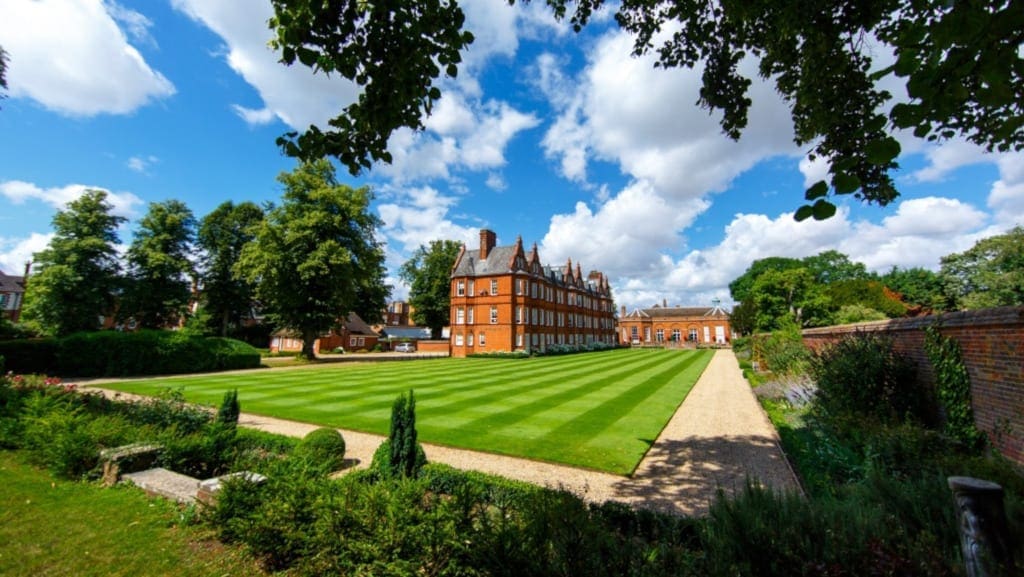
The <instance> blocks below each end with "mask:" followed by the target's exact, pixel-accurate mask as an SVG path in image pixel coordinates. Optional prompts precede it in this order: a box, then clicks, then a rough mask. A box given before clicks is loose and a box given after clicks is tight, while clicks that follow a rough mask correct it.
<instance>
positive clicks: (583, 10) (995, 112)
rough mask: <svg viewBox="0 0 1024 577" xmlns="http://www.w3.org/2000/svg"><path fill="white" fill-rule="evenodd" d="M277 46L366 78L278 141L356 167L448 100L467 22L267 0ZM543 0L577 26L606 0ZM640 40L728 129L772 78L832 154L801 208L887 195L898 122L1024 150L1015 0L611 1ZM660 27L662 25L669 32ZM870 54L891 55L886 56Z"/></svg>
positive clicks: (442, 6)
mask: <svg viewBox="0 0 1024 577" xmlns="http://www.w3.org/2000/svg"><path fill="white" fill-rule="evenodd" d="M273 4H274V10H275V17H274V18H272V19H271V20H270V26H271V28H273V29H274V31H275V33H276V38H275V39H274V41H273V42H272V44H273V46H274V47H275V48H277V49H279V50H281V53H282V57H281V60H282V62H284V63H287V64H292V63H294V62H295V60H299V61H300V62H302V63H303V64H305V65H306V66H310V67H312V68H313V69H314V70H319V71H324V72H326V73H338V74H341V75H342V76H344V77H345V78H348V79H351V80H354V81H355V82H357V83H358V84H359V85H360V86H363V87H365V89H364V92H363V93H362V94H361V95H360V97H359V101H358V102H357V103H356V104H353V105H351V106H349V107H348V108H346V109H345V111H344V112H343V114H342V115H340V116H338V117H337V118H335V119H333V120H332V121H330V126H331V129H330V130H328V131H327V132H322V131H321V130H320V129H319V128H317V127H310V128H309V129H308V130H307V131H306V132H305V133H304V134H302V135H301V136H297V135H296V134H295V133H292V134H289V135H287V136H286V137H282V138H281V139H279V140H278V142H279V144H281V145H282V146H283V147H284V149H285V150H286V151H287V152H288V153H289V154H292V155H296V156H299V157H300V158H304V159H307V160H308V159H312V158H317V157H320V156H323V155H333V156H336V157H338V158H339V160H340V161H341V162H342V163H343V164H345V165H346V166H347V167H348V168H349V170H350V171H352V172H353V173H358V172H359V171H360V170H362V169H364V168H368V167H369V166H371V164H372V162H371V160H381V161H384V162H389V161H390V159H391V156H390V154H388V152H387V150H386V146H387V141H388V137H389V136H390V135H391V133H392V132H393V131H394V130H395V129H397V128H399V127H402V126H406V127H409V128H412V129H421V128H422V126H423V122H422V118H423V116H424V115H429V114H430V111H431V108H432V106H433V103H434V102H436V101H437V100H438V99H439V98H440V97H441V92H440V90H438V89H437V87H436V86H434V80H436V79H437V78H439V77H440V76H441V74H442V73H443V74H445V75H446V76H448V77H454V76H455V75H456V74H457V73H458V67H457V65H458V63H459V61H460V60H459V54H458V53H459V51H460V50H462V49H463V48H465V47H466V46H467V45H468V44H469V43H470V42H472V40H473V37H472V34H471V33H468V32H466V31H463V30H462V26H463V23H464V17H463V14H462V11H461V9H460V8H459V7H458V5H457V4H456V3H455V2H451V1H448V2H427V1H422V0H406V1H404V2H392V3H375V2H359V1H356V0H349V1H345V2H320V3H312V2H308V1H307V0H273ZM569 4H570V2H569V0H549V2H548V5H549V6H551V7H552V9H553V11H554V13H555V15H556V16H557V17H559V18H565V17H567V16H568V17H569V20H570V22H571V24H572V25H573V27H574V29H576V30H577V31H579V30H580V29H582V28H583V27H584V26H585V25H586V24H587V23H588V21H589V20H590V18H591V16H592V15H593V14H594V13H595V12H596V11H598V10H599V9H601V8H603V7H605V5H606V0H577V1H576V2H574V3H573V9H572V11H571V12H570V10H569ZM612 6H613V8H614V9H615V10H616V12H615V19H616V21H617V22H618V24H619V26H620V27H621V28H623V29H624V30H626V31H627V32H629V33H631V34H632V35H633V37H634V45H633V52H634V54H638V55H639V54H644V53H647V52H652V51H653V52H655V53H656V54H657V56H658V59H657V62H656V66H659V67H664V68H675V67H687V68H695V69H701V70H702V71H703V72H702V80H703V85H702V87H701V90H700V97H699V100H698V103H699V105H701V106H702V107H705V108H708V109H710V110H712V111H721V113H722V118H721V126H722V130H723V132H724V133H725V134H727V135H729V136H730V137H732V138H739V137H740V136H741V134H742V131H743V129H744V128H745V127H746V124H747V112H748V110H749V109H750V105H751V104H752V101H751V99H750V97H749V95H748V92H749V87H750V85H751V83H752V82H751V79H750V78H748V77H747V76H745V75H744V74H742V73H741V72H740V67H741V66H740V65H741V63H743V61H744V60H746V59H748V58H749V59H754V60H756V61H757V64H758V67H757V74H758V75H759V76H760V77H761V78H764V79H766V80H771V81H773V82H774V83H775V88H776V91H777V92H778V93H779V94H780V95H781V96H782V97H783V99H785V100H786V102H787V103H788V104H789V106H790V109H791V111H792V113H791V114H792V119H793V125H794V129H795V138H794V140H795V141H796V143H797V144H798V145H799V146H805V147H809V152H808V156H809V157H810V158H811V159H815V158H822V159H825V160H826V161H827V162H828V163H829V173H830V176H829V179H828V181H825V180H822V181H819V182H817V183H815V184H814V185H812V186H811V187H810V188H808V189H807V190H806V191H805V193H804V196H805V199H806V200H807V201H808V204H806V205H804V206H801V207H800V209H799V210H797V212H796V215H795V216H796V218H797V220H803V219H806V218H809V217H814V218H816V219H824V218H829V217H831V216H832V215H833V214H835V210H836V207H835V205H834V204H833V203H832V202H831V201H830V200H829V195H830V194H831V195H846V194H854V195H855V196H856V197H858V198H860V199H863V200H865V201H867V202H874V203H878V204H879V205H882V206H884V205H886V204H887V203H889V202H891V201H892V200H893V199H894V198H896V196H897V191H896V189H895V186H894V183H893V180H892V177H891V174H890V172H891V171H892V170H893V169H895V168H897V164H896V162H895V160H896V158H897V156H898V155H899V153H900V146H899V143H898V142H897V141H896V139H895V138H893V137H892V135H891V134H890V131H891V130H892V129H912V130H913V131H914V134H915V135H917V136H919V137H924V138H928V139H931V140H937V139H945V138H951V137H953V136H956V135H961V136H964V137H966V138H967V139H969V140H971V141H972V142H975V143H977V144H980V145H982V146H984V147H986V148H988V149H989V150H992V149H998V150H1003V151H1005V150H1010V149H1015V150H1021V149H1022V148H1024V69H1022V67H1021V66H1020V65H1019V62H1020V58H1019V53H1018V50H1019V46H1020V35H1021V30H1022V29H1024V10H1022V9H1021V7H1020V4H1019V3H1017V2H1007V1H1005V0H988V1H985V0H980V1H977V2H919V1H915V0H823V1H820V2H811V3H808V2H799V1H796V0H778V1H772V2H724V3H723V2H696V1H688V0H682V1H679V2H673V3H670V4H665V3H662V2H653V1H651V0H623V1H622V2H620V3H614V4H612ZM666 31H669V33H668V34H665V33H664V32H666ZM873 54H882V55H886V56H887V55H889V54H892V55H894V56H895V62H894V63H893V64H892V65H891V66H889V67H887V68H881V69H880V67H879V66H877V65H876V64H877V63H876V62H874V61H873V59H872V55H873ZM889 77H896V78H898V79H900V80H899V81H900V82H905V85H906V90H907V93H908V95H909V101H908V102H904V103H899V104H896V105H895V106H892V107H891V111H890V112H888V113H886V112H885V110H886V107H887V106H888V105H889V104H890V103H891V100H892V95H891V94H890V93H889V92H888V91H886V90H884V89H883V88H881V86H880V82H882V81H887V80H888V78H889Z"/></svg>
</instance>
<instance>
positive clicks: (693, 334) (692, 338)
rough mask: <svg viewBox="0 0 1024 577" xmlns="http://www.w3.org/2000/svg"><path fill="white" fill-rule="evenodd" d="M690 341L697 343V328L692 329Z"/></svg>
mask: <svg viewBox="0 0 1024 577" xmlns="http://www.w3.org/2000/svg"><path fill="white" fill-rule="evenodd" d="M689 341H690V342H691V343H695V342H697V329H690V338H689Z"/></svg>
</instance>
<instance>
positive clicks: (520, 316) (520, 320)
mask: <svg viewBox="0 0 1024 577" xmlns="http://www.w3.org/2000/svg"><path fill="white" fill-rule="evenodd" d="M516 324H517V325H521V324H523V307H516Z"/></svg>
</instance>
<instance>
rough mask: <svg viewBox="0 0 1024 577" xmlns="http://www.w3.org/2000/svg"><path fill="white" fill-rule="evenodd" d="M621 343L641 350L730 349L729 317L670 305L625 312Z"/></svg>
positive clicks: (704, 309) (720, 312) (715, 309)
mask: <svg viewBox="0 0 1024 577" xmlns="http://www.w3.org/2000/svg"><path fill="white" fill-rule="evenodd" d="M619 342H620V343H622V344H624V345H640V346H647V345H651V346H666V347H672V346H678V347H684V346H690V347H696V346H698V345H727V344H729V343H731V342H732V329H731V327H730V326H729V313H727V312H725V311H724V310H722V309H721V308H720V307H718V306H714V307H678V306H676V307H670V306H668V305H667V303H664V304H662V306H658V305H655V306H653V307H651V308H649V309H636V310H634V311H632V312H630V313H627V312H626V309H625V308H623V309H622V314H621V315H620V317H619Z"/></svg>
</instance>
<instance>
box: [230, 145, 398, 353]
mask: <svg viewBox="0 0 1024 577" xmlns="http://www.w3.org/2000/svg"><path fill="white" fill-rule="evenodd" d="M277 179H278V181H279V182H280V183H281V184H283V185H284V188H285V190H284V198H283V202H282V204H281V205H280V206H277V207H275V208H273V209H271V210H270V211H269V212H268V213H267V215H266V218H264V219H263V220H262V221H261V222H260V223H258V224H257V225H256V226H255V228H254V229H253V232H254V236H255V238H254V240H253V241H252V242H250V243H249V244H247V245H245V247H244V248H243V249H242V252H241V255H240V258H239V261H238V265H237V266H238V268H237V272H238V273H239V274H240V275H241V276H242V277H244V278H245V279H247V280H248V281H250V282H253V283H256V296H257V298H258V299H259V300H260V302H261V303H262V304H263V306H265V307H266V308H267V310H268V312H269V313H270V316H271V318H272V319H273V320H274V321H275V324H277V326H279V327H283V328H286V329H291V330H295V331H297V332H298V333H299V334H300V335H301V337H302V340H303V346H302V354H303V355H304V356H306V357H307V358H313V357H314V356H315V353H314V349H313V347H314V343H315V341H316V339H317V338H318V337H319V336H320V334H321V333H323V332H326V331H328V330H329V329H331V328H333V327H336V326H337V325H338V324H339V323H340V322H341V321H342V320H343V319H344V318H346V317H347V316H348V314H349V313H350V312H356V313H358V314H360V316H362V315H363V314H366V315H367V316H368V317H370V318H368V319H367V320H375V319H376V318H377V317H379V316H380V314H381V313H380V311H381V310H383V308H384V305H385V302H386V298H387V294H388V288H389V287H387V285H386V284H385V283H384V276H385V270H384V250H383V247H382V246H381V243H380V242H378V240H377V238H376V231H377V227H378V226H380V219H379V218H377V217H376V216H375V215H373V214H371V213H370V212H369V205H370V201H371V200H372V198H373V195H372V193H371V192H370V190H369V189H368V188H366V187H363V188H359V189H353V188H351V187H348V186H345V185H341V184H339V183H338V182H337V180H336V179H335V172H334V167H333V166H332V165H331V163H330V162H329V161H327V160H325V159H320V160H316V161H314V162H304V163H302V164H300V165H299V166H298V167H296V169H295V170H293V171H292V172H286V173H282V174H280V175H279V176H278V178H277ZM364 318H366V317H364Z"/></svg>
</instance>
